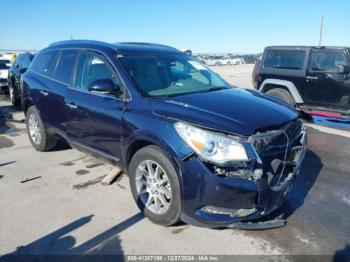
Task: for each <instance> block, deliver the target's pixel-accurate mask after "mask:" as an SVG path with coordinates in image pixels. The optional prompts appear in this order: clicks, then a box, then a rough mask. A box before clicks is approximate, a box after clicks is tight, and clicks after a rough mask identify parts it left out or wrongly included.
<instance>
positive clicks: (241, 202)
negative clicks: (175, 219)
mask: <svg viewBox="0 0 350 262" xmlns="http://www.w3.org/2000/svg"><path fill="white" fill-rule="evenodd" d="M292 146H293V148H296V150H295V152H294V153H295V154H293V156H291V159H290V160H289V162H290V163H288V164H290V165H291V166H288V167H287V168H286V172H285V173H286V174H285V175H284V176H283V181H282V182H281V183H277V184H276V185H272V183H271V175H268V174H267V173H266V172H265V171H263V170H264V167H263V164H258V163H251V164H250V165H251V166H249V167H248V168H244V172H243V173H244V178H243V177H242V170H239V169H237V171H235V172H232V171H230V172H229V174H230V175H229V176H227V175H226V176H225V175H218V174H217V173H215V172H213V169H212V167H210V166H208V164H207V163H204V162H203V161H201V160H200V159H198V158H197V157H193V158H192V159H189V160H185V161H182V162H181V163H180V166H181V173H182V196H183V199H182V208H183V214H182V220H183V221H184V222H186V223H190V224H194V225H197V226H205V227H230V226H231V225H232V224H233V223H236V222H239V221H251V220H255V219H259V218H262V217H264V216H266V215H267V214H269V213H271V212H273V211H274V210H276V209H277V208H279V207H280V206H281V205H282V204H283V202H284V200H285V198H286V196H287V194H288V192H289V191H290V189H291V188H292V186H293V184H294V182H295V179H296V177H297V175H298V173H299V170H300V165H301V162H302V160H303V158H304V155H305V151H306V135H305V133H304V134H303V135H302V137H301V138H300V140H298V141H296V142H295V143H294V144H293V145H292ZM272 180H273V179H272Z"/></svg>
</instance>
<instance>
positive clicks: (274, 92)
mask: <svg viewBox="0 0 350 262" xmlns="http://www.w3.org/2000/svg"><path fill="white" fill-rule="evenodd" d="M266 94H268V95H271V96H275V97H278V98H280V99H282V100H284V101H286V102H287V103H289V104H291V105H295V101H294V98H293V96H292V95H291V94H290V93H289V91H287V90H285V89H282V88H273V89H270V90H268V91H267V92H266Z"/></svg>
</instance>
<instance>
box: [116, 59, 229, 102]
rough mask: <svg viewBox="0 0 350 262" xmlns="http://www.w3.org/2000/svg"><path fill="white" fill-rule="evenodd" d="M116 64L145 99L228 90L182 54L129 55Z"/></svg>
mask: <svg viewBox="0 0 350 262" xmlns="http://www.w3.org/2000/svg"><path fill="white" fill-rule="evenodd" d="M119 60H120V61H121V63H122V64H123V65H124V67H125V68H126V70H127V71H128V73H129V75H130V76H131V78H132V79H133V80H134V82H135V83H136V85H137V86H138V87H139V88H140V89H141V91H142V93H144V94H145V95H147V96H151V97H157V96H176V95H182V94H188V93H197V92H208V91H214V90H218V89H224V88H230V86H229V84H228V83H227V82H225V81H224V80H223V79H222V78H221V77H219V76H218V75H217V74H216V73H214V72H212V71H210V70H209V69H208V68H207V67H205V66H204V65H203V64H201V63H200V62H198V60H195V59H194V58H192V57H191V56H188V55H185V54H178V53H165V54H164V53H150V54H130V55H123V56H122V57H120V58H119Z"/></svg>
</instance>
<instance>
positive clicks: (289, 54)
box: [264, 50, 305, 70]
mask: <svg viewBox="0 0 350 262" xmlns="http://www.w3.org/2000/svg"><path fill="white" fill-rule="evenodd" d="M304 60H305V51H299V50H269V51H267V52H266V56H265V61H264V67H265V68H279V69H291V70H300V69H303V66H304Z"/></svg>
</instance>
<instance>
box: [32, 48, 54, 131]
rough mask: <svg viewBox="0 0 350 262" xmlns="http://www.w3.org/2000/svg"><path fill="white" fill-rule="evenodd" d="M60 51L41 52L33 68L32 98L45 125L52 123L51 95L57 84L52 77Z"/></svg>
mask: <svg viewBox="0 0 350 262" xmlns="http://www.w3.org/2000/svg"><path fill="white" fill-rule="evenodd" d="M58 54H59V52H58V50H49V51H42V52H40V53H39V54H38V55H37V57H36V58H35V60H34V61H33V64H32V66H31V71H32V72H33V73H34V74H33V79H32V80H33V83H32V84H30V86H31V88H30V93H31V94H30V96H31V97H32V99H33V101H34V104H35V106H36V108H37V109H38V110H39V113H40V117H41V119H42V120H43V121H44V123H46V124H47V123H48V124H49V125H50V123H51V120H50V118H51V112H50V111H51V110H53V108H52V107H51V104H50V99H49V94H50V93H52V92H53V90H55V86H56V85H57V82H56V81H55V80H53V78H52V75H53V72H54V70H55V67H56V63H57V58H58Z"/></svg>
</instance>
